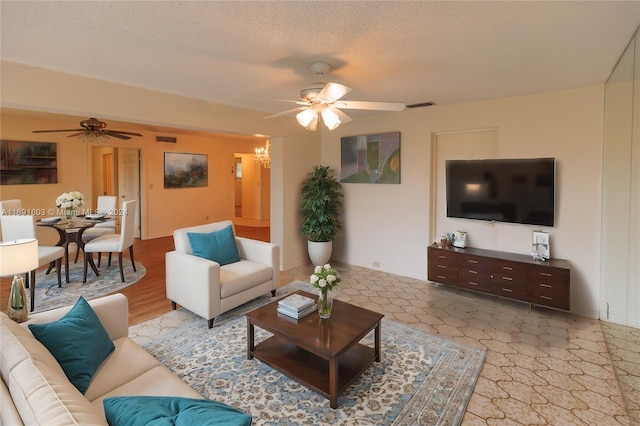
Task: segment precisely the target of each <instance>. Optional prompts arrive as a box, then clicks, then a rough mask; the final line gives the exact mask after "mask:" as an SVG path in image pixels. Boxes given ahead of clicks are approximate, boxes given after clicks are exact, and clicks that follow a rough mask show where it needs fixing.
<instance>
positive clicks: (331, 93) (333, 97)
mask: <svg viewBox="0 0 640 426" xmlns="http://www.w3.org/2000/svg"><path fill="white" fill-rule="evenodd" d="M350 91H351V87H347V86H344V85H342V84H338V83H327V84H325V86H324V87H323V88H322V90H321V91H320V93H318V96H317V97H318V98H319V99H322V100H324V101H326V102H328V103H332V102H335V101H337V100H338V99H340V98H341V97H343V96H344V95H346V94H347V93H349V92H350Z"/></svg>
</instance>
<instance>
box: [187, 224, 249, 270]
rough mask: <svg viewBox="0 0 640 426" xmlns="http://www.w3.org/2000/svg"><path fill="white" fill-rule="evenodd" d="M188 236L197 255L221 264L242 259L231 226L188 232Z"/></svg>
mask: <svg viewBox="0 0 640 426" xmlns="http://www.w3.org/2000/svg"><path fill="white" fill-rule="evenodd" d="M187 236H188V237H189V243H190V244H191V250H192V252H193V254H194V255H195V256H198V257H203V258H205V259H209V260H213V261H214V262H217V263H219V264H220V265H221V266H222V265H228V264H229V263H234V262H238V261H239V260H240V253H239V252H238V246H237V244H236V237H235V235H233V228H232V227H231V226H227V227H225V228H222V229H221V230H219V231H213V232H208V233H196V232H188V233H187Z"/></svg>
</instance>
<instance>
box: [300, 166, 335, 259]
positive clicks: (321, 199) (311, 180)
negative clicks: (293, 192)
mask: <svg viewBox="0 0 640 426" xmlns="http://www.w3.org/2000/svg"><path fill="white" fill-rule="evenodd" d="M342 197H343V194H342V185H340V182H338V180H337V179H336V178H335V177H334V176H333V175H332V174H331V170H330V169H329V167H325V166H314V167H313V171H312V172H311V174H309V176H308V177H307V179H306V180H305V181H304V182H303V184H302V207H301V209H300V214H301V216H302V235H304V236H306V237H307V238H308V241H309V242H308V250H309V257H311V261H312V262H313V264H314V265H324V264H326V263H327V262H328V261H329V259H330V258H331V249H332V241H333V238H334V237H335V236H336V234H337V233H338V232H339V231H340V230H342V223H341V222H340V212H341V210H342Z"/></svg>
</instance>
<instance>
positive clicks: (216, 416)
mask: <svg viewBox="0 0 640 426" xmlns="http://www.w3.org/2000/svg"><path fill="white" fill-rule="evenodd" d="M103 404H104V411H105V415H106V417H107V421H108V422H109V424H110V425H118V426H129V425H130V426H138V425H147V424H154V425H159V426H160V425H176V426H192V425H199V426H206V425H228V426H233V425H238V426H250V425H251V416H250V415H248V414H245V413H243V412H242V411H240V410H238V409H236V408H233V407H231V406H229V405H226V404H223V403H221V402H217V401H209V400H207V399H195V398H178V397H157V396H122V397H113V398H106V399H105V400H104V401H103Z"/></svg>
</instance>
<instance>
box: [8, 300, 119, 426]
mask: <svg viewBox="0 0 640 426" xmlns="http://www.w3.org/2000/svg"><path fill="white" fill-rule="evenodd" d="M0 317H1V320H2V323H1V327H0V331H1V336H0V340H1V341H2V350H1V351H0V367H1V368H2V380H3V382H4V384H5V385H6V387H7V389H8V390H9V392H10V393H11V400H12V402H13V404H14V405H15V410H16V411H17V412H18V413H19V415H20V419H21V422H22V423H24V424H51V425H53V424H59V425H63V424H64V425H71V424H90V425H106V424H107V423H106V420H105V419H104V416H103V413H102V410H99V409H97V408H96V407H94V406H92V405H91V404H90V403H89V401H87V400H86V398H85V397H84V396H83V395H82V394H81V393H80V392H79V391H78V389H76V388H75V387H74V386H73V385H72V384H71V383H70V382H69V379H67V377H66V375H65V373H64V371H63V370H62V368H60V365H59V364H58V362H57V361H56V360H55V358H54V357H53V355H51V353H50V352H49V351H48V350H47V348H45V347H44V346H43V345H42V343H40V342H39V341H38V340H36V338H35V337H33V335H32V334H31V333H29V331H28V330H27V329H26V327H22V326H20V325H18V324H16V323H15V322H13V321H11V320H10V319H9V317H7V316H6V314H4V313H2V312H0ZM8 414H9V413H7V412H6V410H5V407H4V405H3V409H2V413H1V418H2V420H3V422H4V424H15V422H14V421H13V420H10V418H9V417H8Z"/></svg>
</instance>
